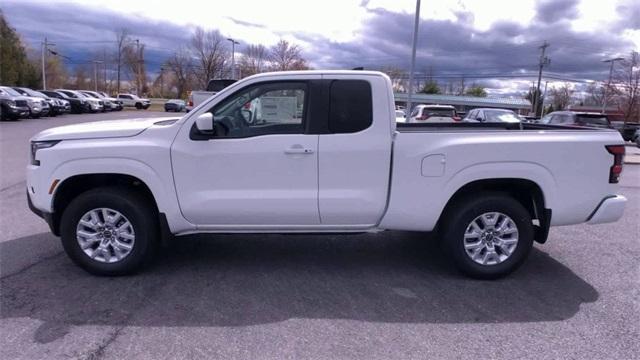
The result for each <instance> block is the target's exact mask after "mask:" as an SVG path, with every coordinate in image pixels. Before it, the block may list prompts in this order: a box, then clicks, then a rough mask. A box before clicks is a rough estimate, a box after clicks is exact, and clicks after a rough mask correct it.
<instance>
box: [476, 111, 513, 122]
mask: <svg viewBox="0 0 640 360" xmlns="http://www.w3.org/2000/svg"><path fill="white" fill-rule="evenodd" d="M484 115H485V118H486V121H487V122H506V123H518V122H520V118H519V117H518V116H516V114H515V113H514V112H512V111H506V110H485V111H484Z"/></svg>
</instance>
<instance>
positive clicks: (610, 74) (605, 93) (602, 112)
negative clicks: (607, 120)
mask: <svg viewBox="0 0 640 360" xmlns="http://www.w3.org/2000/svg"><path fill="white" fill-rule="evenodd" d="M621 60H624V58H621V57H618V58H615V59H609V60H603V61H602V62H605V63H606V62H608V63H611V67H610V68H609V81H608V82H607V86H605V88H604V99H602V111H601V114H604V111H605V109H606V108H607V90H609V87H610V86H611V77H612V76H613V64H614V63H615V62H616V61H621Z"/></svg>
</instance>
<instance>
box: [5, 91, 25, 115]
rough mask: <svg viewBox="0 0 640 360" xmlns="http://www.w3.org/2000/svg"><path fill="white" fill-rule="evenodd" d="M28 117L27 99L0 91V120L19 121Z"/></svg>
mask: <svg viewBox="0 0 640 360" xmlns="http://www.w3.org/2000/svg"><path fill="white" fill-rule="evenodd" d="M28 116H29V105H27V99H24V98H22V97H20V96H11V95H9V94H8V93H6V92H4V91H2V90H0V120H1V121H5V120H19V119H21V118H25V117H28Z"/></svg>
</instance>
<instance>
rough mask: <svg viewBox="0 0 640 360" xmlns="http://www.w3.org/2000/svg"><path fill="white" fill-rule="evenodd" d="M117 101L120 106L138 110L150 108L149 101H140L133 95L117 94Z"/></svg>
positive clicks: (140, 99)
mask: <svg viewBox="0 0 640 360" xmlns="http://www.w3.org/2000/svg"><path fill="white" fill-rule="evenodd" d="M118 100H120V101H122V106H129V107H135V108H136V109H138V110H140V109H145V110H147V109H148V108H149V106H151V100H149V99H142V98H139V97H138V96H137V95H133V94H118Z"/></svg>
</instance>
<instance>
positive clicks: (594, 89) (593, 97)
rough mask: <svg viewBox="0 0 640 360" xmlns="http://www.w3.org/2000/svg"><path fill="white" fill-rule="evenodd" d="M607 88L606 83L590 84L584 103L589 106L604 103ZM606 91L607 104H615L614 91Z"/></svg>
mask: <svg viewBox="0 0 640 360" xmlns="http://www.w3.org/2000/svg"><path fill="white" fill-rule="evenodd" d="M605 88H606V84H605V85H604V86H599V85H597V84H595V83H592V84H589V85H588V86H587V89H586V91H585V92H586V94H585V98H584V104H585V105H588V106H602V104H603V103H604V97H605V90H604V89H605ZM606 93H607V94H606V95H607V104H613V101H612V98H613V91H610V90H608V91H607V92H606Z"/></svg>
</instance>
